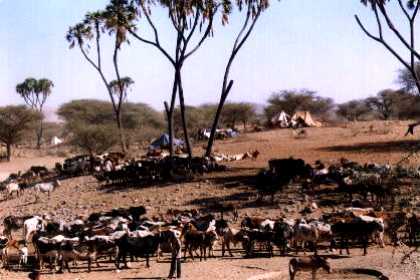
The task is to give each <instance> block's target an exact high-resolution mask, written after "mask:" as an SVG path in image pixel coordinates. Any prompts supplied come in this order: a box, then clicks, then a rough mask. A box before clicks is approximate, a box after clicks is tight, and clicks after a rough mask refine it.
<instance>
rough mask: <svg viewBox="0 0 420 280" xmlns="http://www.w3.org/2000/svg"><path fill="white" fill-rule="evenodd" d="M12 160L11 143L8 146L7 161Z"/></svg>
mask: <svg viewBox="0 0 420 280" xmlns="http://www.w3.org/2000/svg"><path fill="white" fill-rule="evenodd" d="M11 158H12V145H11V144H10V143H7V144H6V159H7V161H10V160H11Z"/></svg>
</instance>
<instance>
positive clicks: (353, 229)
mask: <svg viewBox="0 0 420 280" xmlns="http://www.w3.org/2000/svg"><path fill="white" fill-rule="evenodd" d="M331 230H332V232H333V235H334V237H337V238H339V239H340V244H341V245H340V254H341V253H342V249H344V248H345V249H346V251H347V254H350V252H349V240H352V241H360V242H361V243H362V246H363V255H367V247H368V242H369V238H371V237H372V236H373V235H374V234H375V233H377V232H378V231H381V230H382V226H381V224H379V223H377V222H375V221H373V222H365V221H362V220H352V221H350V222H345V221H340V222H337V223H335V224H333V225H332V226H331Z"/></svg>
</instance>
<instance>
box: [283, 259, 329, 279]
mask: <svg viewBox="0 0 420 280" xmlns="http://www.w3.org/2000/svg"><path fill="white" fill-rule="evenodd" d="M321 268H322V269H324V270H325V271H326V272H328V273H331V265H330V264H329V262H328V261H327V260H326V259H325V258H323V257H320V256H310V257H300V258H293V259H291V260H290V261H289V276H290V280H294V279H295V276H296V273H297V272H298V271H312V279H316V273H317V271H318V270H319V269H321Z"/></svg>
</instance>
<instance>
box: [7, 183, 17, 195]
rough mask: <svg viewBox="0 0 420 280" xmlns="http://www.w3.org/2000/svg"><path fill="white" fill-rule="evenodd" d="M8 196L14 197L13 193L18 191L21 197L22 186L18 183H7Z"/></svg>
mask: <svg viewBox="0 0 420 280" xmlns="http://www.w3.org/2000/svg"><path fill="white" fill-rule="evenodd" d="M5 191H6V197H7V198H10V197H13V193H16V195H17V196H18V197H19V194H20V187H19V184H17V183H9V184H7V185H6V189H5Z"/></svg>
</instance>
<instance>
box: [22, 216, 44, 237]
mask: <svg viewBox="0 0 420 280" xmlns="http://www.w3.org/2000/svg"><path fill="white" fill-rule="evenodd" d="M43 228H44V220H43V219H42V218H41V217H39V216H35V217H33V218H30V219H27V220H25V222H24V223H23V235H24V236H25V241H26V243H29V242H32V240H30V239H29V238H30V237H31V236H32V235H33V234H34V233H36V232H38V231H39V230H43Z"/></svg>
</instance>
